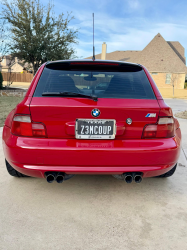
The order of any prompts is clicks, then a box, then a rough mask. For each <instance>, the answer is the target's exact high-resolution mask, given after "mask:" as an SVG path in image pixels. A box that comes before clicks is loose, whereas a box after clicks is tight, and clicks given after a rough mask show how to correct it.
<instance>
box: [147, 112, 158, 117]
mask: <svg viewBox="0 0 187 250" xmlns="http://www.w3.org/2000/svg"><path fill="white" fill-rule="evenodd" d="M145 117H156V113H148V114H147V115H146V116H145Z"/></svg>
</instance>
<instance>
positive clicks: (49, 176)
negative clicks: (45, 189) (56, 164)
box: [45, 173, 55, 183]
mask: <svg viewBox="0 0 187 250" xmlns="http://www.w3.org/2000/svg"><path fill="white" fill-rule="evenodd" d="M45 178H46V181H47V182H48V183H52V182H53V181H54V180H55V174H53V173H47V174H45Z"/></svg>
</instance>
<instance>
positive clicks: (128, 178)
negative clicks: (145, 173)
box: [123, 172, 142, 184]
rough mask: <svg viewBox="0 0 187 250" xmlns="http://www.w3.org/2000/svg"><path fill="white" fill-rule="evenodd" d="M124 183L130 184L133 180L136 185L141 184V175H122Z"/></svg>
mask: <svg viewBox="0 0 187 250" xmlns="http://www.w3.org/2000/svg"><path fill="white" fill-rule="evenodd" d="M123 176H124V181H126V183H128V184H129V183H132V181H133V180H134V181H135V182H136V183H141V182H142V173H133V172H132V173H124V174H123Z"/></svg>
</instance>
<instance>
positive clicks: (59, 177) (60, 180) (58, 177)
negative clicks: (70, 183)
mask: <svg viewBox="0 0 187 250" xmlns="http://www.w3.org/2000/svg"><path fill="white" fill-rule="evenodd" d="M63 181H64V175H63V174H62V173H58V174H57V176H56V182H57V183H62V182H63Z"/></svg>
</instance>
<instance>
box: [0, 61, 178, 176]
mask: <svg viewBox="0 0 187 250" xmlns="http://www.w3.org/2000/svg"><path fill="white" fill-rule="evenodd" d="M84 62H85V61H83V63H84ZM88 62H89V61H88ZM90 62H91V61H90ZM95 62H98V61H95ZM100 62H102V61H99V62H98V63H100ZM105 62H106V61H105ZM77 63H79V61H77ZM93 63H94V62H93ZM141 67H142V68H143V70H144V72H145V74H146V76H147V78H148V80H149V82H150V85H151V87H152V90H153V92H154V95H155V97H156V98H155V99H153V100H147V99H145V100H144V99H141V100H140V99H115V98H108V99H106V98H98V101H97V102H95V101H94V100H91V99H86V98H81V97H80V98H79V97H76V98H74V97H63V98H61V97H55V101H54V98H52V97H45V98H43V97H34V96H33V95H34V92H35V89H36V86H37V84H38V81H39V79H40V76H41V74H42V71H43V69H44V68H45V64H43V65H42V66H41V67H40V68H39V70H38V72H37V73H36V75H35V76H34V78H33V80H32V82H31V85H30V87H29V89H28V91H27V93H26V95H25V97H24V99H23V101H22V102H21V103H19V104H18V105H17V106H16V108H15V109H14V110H12V111H11V112H10V114H9V115H8V117H7V119H6V121H5V125H4V128H3V150H4V154H5V158H6V160H7V161H8V162H9V164H10V165H11V166H12V167H13V168H14V169H15V170H17V171H19V172H20V173H23V174H25V175H28V176H33V177H40V178H44V177H45V173H46V172H49V171H54V172H63V173H66V174H112V175H121V174H123V173H126V172H141V173H142V174H143V177H153V176H158V175H162V174H164V173H166V172H168V171H169V170H171V169H172V168H173V167H174V166H175V165H176V163H177V161H178V158H179V155H180V148H181V131H180V127H179V123H178V121H177V120H176V119H175V118H173V119H174V135H173V136H172V137H170V138H153V139H144V138H143V137H142V133H143V130H144V129H145V127H146V126H147V125H150V124H157V123H158V119H159V117H173V113H172V110H171V108H170V107H168V106H167V105H166V103H165V102H164V100H163V98H162V96H161V94H160V92H159V91H158V89H157V86H156V84H155V82H154V81H153V79H152V77H151V76H150V74H149V72H148V71H147V69H146V68H145V67H143V66H141ZM94 108H97V109H99V110H100V111H101V114H100V117H99V118H100V119H115V121H116V137H115V139H112V140H91V139H85V140H83V139H82V140H79V139H76V138H75V123H76V119H77V118H85V119H91V118H93V117H92V116H91V111H92V110H93V109H94ZM147 113H155V114H156V117H151V118H149V119H148V118H147V117H146V114H147ZM15 115H29V116H30V117H31V120H32V122H35V123H42V124H44V126H45V130H46V134H47V136H46V137H45V138H35V137H32V136H31V137H26V136H17V135H14V134H13V133H12V132H11V128H12V123H13V118H14V117H15ZM129 117H130V118H131V119H132V120H133V124H132V125H128V124H127V123H126V119H127V118H129Z"/></svg>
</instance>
